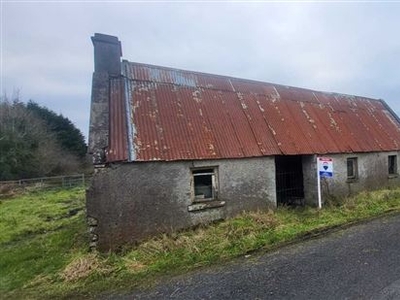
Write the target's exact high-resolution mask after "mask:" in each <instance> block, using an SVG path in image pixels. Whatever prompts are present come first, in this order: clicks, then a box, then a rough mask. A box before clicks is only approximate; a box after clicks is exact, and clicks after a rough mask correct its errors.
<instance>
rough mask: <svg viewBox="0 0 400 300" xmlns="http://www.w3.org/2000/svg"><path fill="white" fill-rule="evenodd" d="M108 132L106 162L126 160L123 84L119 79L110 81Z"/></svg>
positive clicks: (126, 138) (126, 145) (125, 120)
mask: <svg viewBox="0 0 400 300" xmlns="http://www.w3.org/2000/svg"><path fill="white" fill-rule="evenodd" d="M109 108H110V132H109V146H108V149H107V151H106V155H107V161H126V160H128V135H127V118H126V107H125V90H124V82H123V80H122V79H121V78H112V79H111V80H110V101H109Z"/></svg>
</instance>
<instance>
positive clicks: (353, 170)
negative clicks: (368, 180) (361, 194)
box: [347, 157, 358, 179]
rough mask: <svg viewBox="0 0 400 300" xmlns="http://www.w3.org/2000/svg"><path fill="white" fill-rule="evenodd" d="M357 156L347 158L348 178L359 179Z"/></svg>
mask: <svg viewBox="0 0 400 300" xmlns="http://www.w3.org/2000/svg"><path fill="white" fill-rule="evenodd" d="M357 176H358V170H357V157H351V158H348V159H347V178H348V179H357Z"/></svg>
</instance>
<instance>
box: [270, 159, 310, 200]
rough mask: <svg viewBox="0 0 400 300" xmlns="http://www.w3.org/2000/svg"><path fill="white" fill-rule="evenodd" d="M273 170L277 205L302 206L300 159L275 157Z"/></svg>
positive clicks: (301, 169) (301, 165)
mask: <svg viewBox="0 0 400 300" xmlns="http://www.w3.org/2000/svg"><path fill="white" fill-rule="evenodd" d="M275 168H276V197H277V202H278V205H282V204H283V205H304V185H303V164H302V157H301V156H300V155H288V156H276V157H275Z"/></svg>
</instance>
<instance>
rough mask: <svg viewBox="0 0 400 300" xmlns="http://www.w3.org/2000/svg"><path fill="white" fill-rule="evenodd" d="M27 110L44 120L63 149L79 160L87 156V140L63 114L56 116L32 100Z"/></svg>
mask: <svg viewBox="0 0 400 300" xmlns="http://www.w3.org/2000/svg"><path fill="white" fill-rule="evenodd" d="M27 109H28V110H29V111H31V112H33V113H35V114H36V115H37V116H38V117H39V118H40V119H42V120H43V121H44V122H45V123H46V125H47V127H48V128H49V130H50V131H51V132H53V133H54V134H55V136H56V138H57V140H58V142H59V144H60V145H61V147H62V148H63V149H64V150H65V151H68V152H70V153H71V154H73V155H76V156H78V157H79V158H84V157H85V156H86V144H85V138H84V137H83V134H82V133H81V131H80V130H79V129H78V128H76V127H75V125H74V124H73V123H72V122H71V121H70V120H69V119H68V118H65V117H64V116H63V115H61V114H59V115H58V114H56V113H55V112H54V111H51V110H49V109H48V108H47V107H44V106H40V105H39V104H37V103H35V102H33V101H32V100H31V101H29V102H28V105H27Z"/></svg>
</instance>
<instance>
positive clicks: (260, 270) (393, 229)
mask: <svg viewBox="0 0 400 300" xmlns="http://www.w3.org/2000/svg"><path fill="white" fill-rule="evenodd" d="M106 299H185V300H186V299H307V300H310V299H318V300H319V299H323V300H328V299H335V300H336V299H377V300H383V299H385V300H388V299H400V215H390V216H385V217H382V218H379V219H375V220H372V221H370V222H367V223H362V224H359V225H355V226H352V227H350V228H347V229H342V230H338V231H335V232H331V233H329V234H327V235H325V236H322V237H318V238H315V239H311V240H307V241H304V242H301V243H298V244H295V245H290V246H287V247H284V248H281V249H279V250H277V251H274V252H271V253H267V254H256V255H254V256H251V257H250V258H244V257H243V258H240V259H237V260H235V261H233V262H231V263H229V264H225V265H223V266H217V267H211V268H207V269H201V270H198V271H194V272H192V273H189V274H186V275H182V276H179V277H175V278H172V279H170V280H164V282H161V283H159V284H158V285H157V286H155V287H153V288H151V289H149V290H143V291H135V292H132V293H130V294H129V295H120V296H115V295H114V296H110V297H107V298H106Z"/></svg>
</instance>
